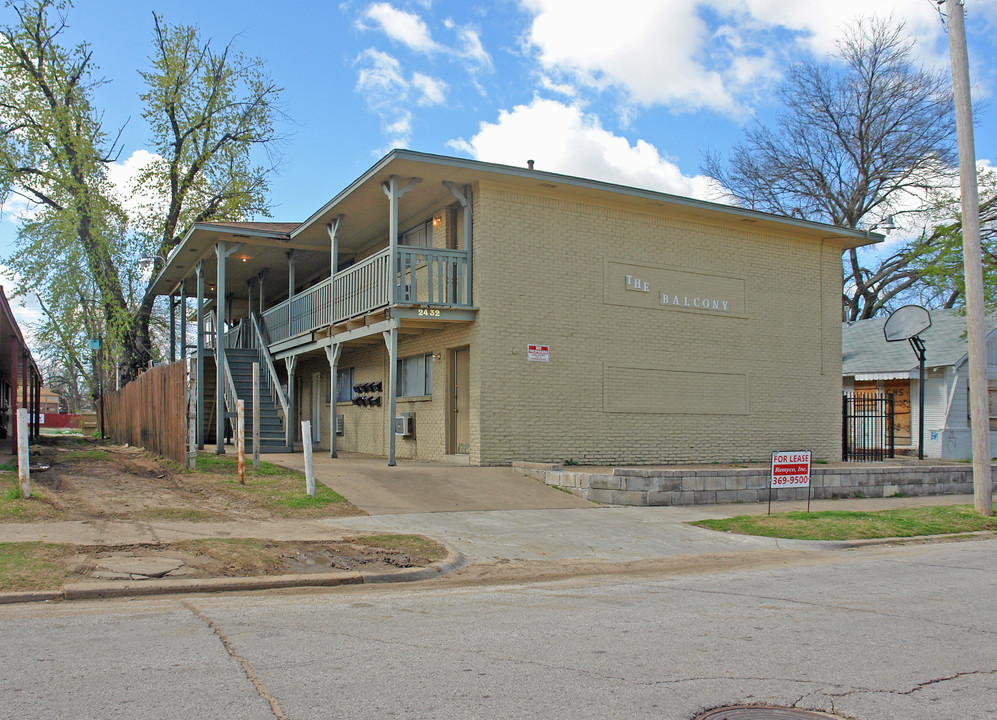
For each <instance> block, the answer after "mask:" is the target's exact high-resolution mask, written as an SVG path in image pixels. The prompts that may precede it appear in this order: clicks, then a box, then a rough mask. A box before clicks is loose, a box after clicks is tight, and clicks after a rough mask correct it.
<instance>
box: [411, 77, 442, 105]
mask: <svg viewBox="0 0 997 720" xmlns="http://www.w3.org/2000/svg"><path fill="white" fill-rule="evenodd" d="M412 87H413V88H415V89H416V90H418V91H419V98H418V100H417V101H416V102H418V103H419V104H420V105H422V106H428V105H440V104H442V103H443V101H444V100H446V97H447V84H446V83H445V82H443V81H442V80H440V79H439V78H434V77H430V76H429V75H423V74H422V73H420V72H417V73H412Z"/></svg>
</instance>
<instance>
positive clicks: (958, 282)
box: [907, 170, 997, 311]
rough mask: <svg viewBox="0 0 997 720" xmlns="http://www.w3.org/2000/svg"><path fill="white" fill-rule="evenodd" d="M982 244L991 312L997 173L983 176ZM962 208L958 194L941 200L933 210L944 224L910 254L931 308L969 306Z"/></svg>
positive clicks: (996, 259) (994, 304)
mask: <svg viewBox="0 0 997 720" xmlns="http://www.w3.org/2000/svg"><path fill="white" fill-rule="evenodd" d="M977 184H978V188H979V195H980V244H981V245H982V249H983V293H984V301H985V302H986V305H987V308H988V309H989V310H990V311H993V310H995V309H997V171H994V170H989V171H986V172H982V173H980V174H979V177H978V180H977ZM961 210H962V205H961V201H960V198H959V197H958V195H957V194H949V195H947V196H945V197H943V198H942V199H940V200H938V201H937V202H936V204H935V206H934V207H933V208H932V209H931V214H932V215H933V216H934V217H937V218H942V219H943V220H942V222H941V223H939V224H937V225H935V226H934V227H932V228H930V229H929V230H928V231H926V232H925V233H924V234H922V236H921V237H920V238H918V240H917V241H916V242H914V243H912V244H911V245H910V246H909V247H908V248H907V252H908V255H909V258H908V261H909V263H910V266H911V269H912V271H914V272H915V273H916V274H917V276H918V277H919V278H921V279H922V281H923V283H924V286H925V293H926V294H927V295H928V298H927V302H928V304H933V305H936V306H940V307H944V308H952V307H960V306H963V305H964V304H965V276H964V275H963V267H964V266H963V258H962V212H961Z"/></svg>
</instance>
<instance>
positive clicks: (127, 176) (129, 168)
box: [107, 150, 167, 217]
mask: <svg viewBox="0 0 997 720" xmlns="http://www.w3.org/2000/svg"><path fill="white" fill-rule="evenodd" d="M162 159H163V158H162V156H160V155H157V154H155V153H151V152H149V151H148V150H136V151H135V152H133V153H132V154H131V155H129V156H128V158H127V159H126V160H125V161H124V162H115V163H111V164H110V165H108V168H107V179H108V180H110V181H111V186H112V189H113V193H114V196H115V199H116V200H117V201H118V202H119V203H120V204H121V207H123V208H124V210H125V212H126V213H128V216H129V217H136V216H137V215H138V213H140V212H142V211H145V210H148V209H149V208H150V207H151V208H156V206H159V207H158V208H157V209H158V210H159V211H161V212H165V211H166V203H167V199H166V198H165V197H160V198H151V197H147V196H143V195H139V194H138V193H137V192H136V188H135V181H136V180H137V179H138V176H139V175H140V174H141V173H142V172H143V171H144V170H145V169H146V168H147V167H149V166H150V165H152V164H154V163H157V162H160V161H162Z"/></svg>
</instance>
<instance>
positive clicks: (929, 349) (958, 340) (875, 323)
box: [841, 310, 997, 375]
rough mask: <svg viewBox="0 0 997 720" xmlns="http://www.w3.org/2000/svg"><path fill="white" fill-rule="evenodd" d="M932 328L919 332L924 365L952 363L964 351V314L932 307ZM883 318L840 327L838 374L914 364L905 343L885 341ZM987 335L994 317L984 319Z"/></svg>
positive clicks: (908, 368) (901, 369) (909, 367)
mask: <svg viewBox="0 0 997 720" xmlns="http://www.w3.org/2000/svg"><path fill="white" fill-rule="evenodd" d="M929 312H930V313H931V327H929V328H928V329H927V330H925V331H924V332H922V333H921V335H920V337H921V339H922V340H923V341H924V355H925V361H924V364H925V366H926V367H944V366H947V365H955V364H956V363H957V362H959V360H961V359H962V358H963V357H964V356H965V355H966V351H967V340H966V316H965V315H963V314H961V313H959V312H957V311H955V310H931V311H929ZM885 324H886V318H872V319H871V320H857V321H855V322H851V323H843V324H842V326H841V373H842V375H857V374H862V373H888V372H898V373H907V372H909V371H911V370H913V369H914V368H916V367H917V356H916V355H914V350H913V349H912V348H911V346H910V343H908V342H906V341H905V342H890V343H888V342H886V338H885V337H884V335H883V326H884V325H885ZM985 325H986V330H987V336H988V337H989V336H990V335H991V334H992V333H993V332H994V330H995V329H997V316H987V317H986V319H985Z"/></svg>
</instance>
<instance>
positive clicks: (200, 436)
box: [194, 260, 205, 450]
mask: <svg viewBox="0 0 997 720" xmlns="http://www.w3.org/2000/svg"><path fill="white" fill-rule="evenodd" d="M194 269H195V272H196V273H197V449H198V450H203V449H204V423H205V417H204V263H203V262H202V261H200V260H199V261H198V262H197V265H195V266H194Z"/></svg>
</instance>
